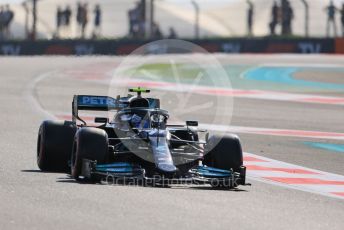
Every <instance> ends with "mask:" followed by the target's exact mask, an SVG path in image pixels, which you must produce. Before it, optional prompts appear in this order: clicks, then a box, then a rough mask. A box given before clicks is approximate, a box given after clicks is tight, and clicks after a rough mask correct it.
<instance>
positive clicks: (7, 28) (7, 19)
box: [3, 5, 14, 39]
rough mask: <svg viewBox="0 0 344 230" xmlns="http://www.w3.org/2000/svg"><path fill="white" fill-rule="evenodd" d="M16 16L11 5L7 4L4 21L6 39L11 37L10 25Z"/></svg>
mask: <svg viewBox="0 0 344 230" xmlns="http://www.w3.org/2000/svg"><path fill="white" fill-rule="evenodd" d="M13 18H14V12H13V11H12V10H11V9H10V6H9V5H6V9H5V10H4V11H3V22H4V25H3V27H4V33H5V34H4V36H5V38H6V39H8V38H9V37H10V26H11V23H12V21H13Z"/></svg>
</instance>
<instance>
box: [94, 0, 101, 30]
mask: <svg viewBox="0 0 344 230" xmlns="http://www.w3.org/2000/svg"><path fill="white" fill-rule="evenodd" d="M101 16H102V11H101V9H100V5H99V4H97V5H96V6H95V8H94V30H93V37H98V36H99V35H100V32H101V26H100V25H101Z"/></svg>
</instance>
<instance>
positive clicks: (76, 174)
mask: <svg viewBox="0 0 344 230" xmlns="http://www.w3.org/2000/svg"><path fill="white" fill-rule="evenodd" d="M129 91H130V92H135V93H137V95H136V96H133V95H128V96H127V97H120V96H118V97H117V98H116V99H115V98H111V97H107V96H90V95H76V96H74V99H73V103H72V121H64V122H62V121H44V122H43V123H42V124H41V126H40V128H39V134H38V142H37V164H38V167H39V168H40V169H41V170H42V171H64V172H70V174H71V176H72V177H73V178H74V179H76V180H80V179H88V180H91V181H103V182H104V181H106V182H111V183H128V182H131V183H132V182H137V183H142V184H145V185H147V184H150V185H172V184H184V183H185V184H187V183H188V184H210V185H212V186H213V187H224V188H235V187H237V186H239V185H245V178H246V168H245V166H243V154H242V149H241V144H240V141H239V138H238V137H237V136H236V135H232V134H230V135H229V134H227V135H225V136H217V135H213V136H210V137H209V134H208V133H207V131H206V130H201V129H199V128H198V122H197V121H186V124H185V125H169V124H168V122H167V121H168V118H169V114H168V112H167V111H166V110H163V109H160V101H159V99H154V98H144V97H142V93H149V92H150V91H149V90H146V89H142V88H134V89H130V90H129ZM79 110H94V111H115V112H116V115H115V116H114V119H113V120H111V121H109V119H108V118H103V117H96V118H95V123H97V124H99V125H96V126H89V125H87V124H86V122H85V121H84V120H83V119H81V118H80V117H79ZM201 133H203V134H202V135H203V136H205V138H204V140H203V141H202V140H200V138H199V137H200V134H201ZM204 134H205V135H204Z"/></svg>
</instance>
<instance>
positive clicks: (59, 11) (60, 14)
mask: <svg viewBox="0 0 344 230" xmlns="http://www.w3.org/2000/svg"><path fill="white" fill-rule="evenodd" d="M62 20H63V12H62V9H61V7H60V6H59V7H57V11H56V33H55V37H56V38H59V37H60V29H61V26H62Z"/></svg>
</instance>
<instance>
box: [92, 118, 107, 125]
mask: <svg viewBox="0 0 344 230" xmlns="http://www.w3.org/2000/svg"><path fill="white" fill-rule="evenodd" d="M94 122H95V123H103V124H106V123H108V122H109V118H106V117H96V118H95V119H94Z"/></svg>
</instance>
